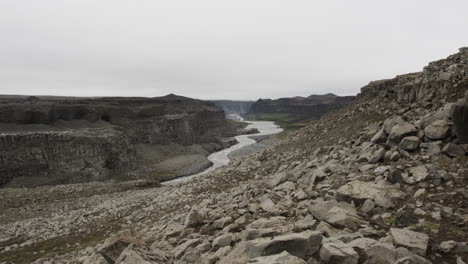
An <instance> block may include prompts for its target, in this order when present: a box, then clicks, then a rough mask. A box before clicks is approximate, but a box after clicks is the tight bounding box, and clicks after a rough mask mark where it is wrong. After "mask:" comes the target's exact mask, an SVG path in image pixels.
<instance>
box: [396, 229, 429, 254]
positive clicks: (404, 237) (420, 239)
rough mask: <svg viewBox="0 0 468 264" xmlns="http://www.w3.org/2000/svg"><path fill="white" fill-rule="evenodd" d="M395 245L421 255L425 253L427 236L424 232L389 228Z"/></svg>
mask: <svg viewBox="0 0 468 264" xmlns="http://www.w3.org/2000/svg"><path fill="white" fill-rule="evenodd" d="M390 235H391V236H392V237H393V242H394V244H395V246H401V247H405V248H407V249H409V250H410V251H411V252H413V253H416V254H418V255H421V256H425V255H426V250H427V246H428V243H429V237H428V236H427V235H426V234H423V233H418V232H414V231H411V230H407V229H400V228H390Z"/></svg>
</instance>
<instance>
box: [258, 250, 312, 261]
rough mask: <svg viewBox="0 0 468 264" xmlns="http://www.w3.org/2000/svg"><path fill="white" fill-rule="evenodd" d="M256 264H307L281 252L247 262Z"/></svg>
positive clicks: (285, 252)
mask: <svg viewBox="0 0 468 264" xmlns="http://www.w3.org/2000/svg"><path fill="white" fill-rule="evenodd" d="M249 263H256V264H285V263H288V264H307V262H305V261H304V260H302V259H300V258H298V257H296V256H293V255H291V254H289V253H288V252H287V251H283V253H281V254H277V255H271V256H266V257H258V258H255V259H252V260H251V261H249Z"/></svg>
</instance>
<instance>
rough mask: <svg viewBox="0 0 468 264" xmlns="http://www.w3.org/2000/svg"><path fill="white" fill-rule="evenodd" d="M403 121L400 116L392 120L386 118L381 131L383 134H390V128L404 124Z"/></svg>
mask: <svg viewBox="0 0 468 264" xmlns="http://www.w3.org/2000/svg"><path fill="white" fill-rule="evenodd" d="M404 123H405V120H404V119H403V118H402V117H401V116H395V117H392V118H387V119H386V120H385V121H384V125H383V129H384V131H385V133H387V134H390V132H391V131H392V128H393V127H394V126H395V125H397V124H404Z"/></svg>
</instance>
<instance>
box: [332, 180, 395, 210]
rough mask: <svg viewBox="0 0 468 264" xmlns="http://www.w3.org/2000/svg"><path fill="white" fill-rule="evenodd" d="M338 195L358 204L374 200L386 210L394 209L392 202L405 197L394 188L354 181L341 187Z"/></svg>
mask: <svg viewBox="0 0 468 264" xmlns="http://www.w3.org/2000/svg"><path fill="white" fill-rule="evenodd" d="M337 195H338V196H340V197H344V198H345V199H346V198H350V199H352V200H353V201H355V202H356V203H357V204H361V203H363V202H364V201H365V200H367V199H372V200H374V201H375V203H376V204H377V205H378V206H381V207H384V208H390V207H393V206H394V204H393V202H392V200H393V199H399V198H402V197H403V193H402V192H401V191H399V190H397V189H396V188H394V187H393V186H383V185H378V184H375V183H371V182H363V181H352V182H350V183H347V184H345V185H343V186H341V187H340V188H339V189H338V190H337Z"/></svg>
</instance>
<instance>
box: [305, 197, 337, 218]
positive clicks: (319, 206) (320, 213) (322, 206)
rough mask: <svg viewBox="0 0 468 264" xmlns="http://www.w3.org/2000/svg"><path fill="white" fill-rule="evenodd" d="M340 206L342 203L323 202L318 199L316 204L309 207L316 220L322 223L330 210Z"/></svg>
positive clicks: (333, 201)
mask: <svg viewBox="0 0 468 264" xmlns="http://www.w3.org/2000/svg"><path fill="white" fill-rule="evenodd" d="M339 205H340V203H338V202H337V201H335V200H331V201H323V199H317V200H316V201H315V203H314V204H312V205H311V206H309V211H310V213H311V214H312V215H313V216H314V217H315V218H316V219H318V220H320V221H322V220H324V219H325V217H326V216H327V213H328V211H330V209H332V208H333V207H335V206H339Z"/></svg>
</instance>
